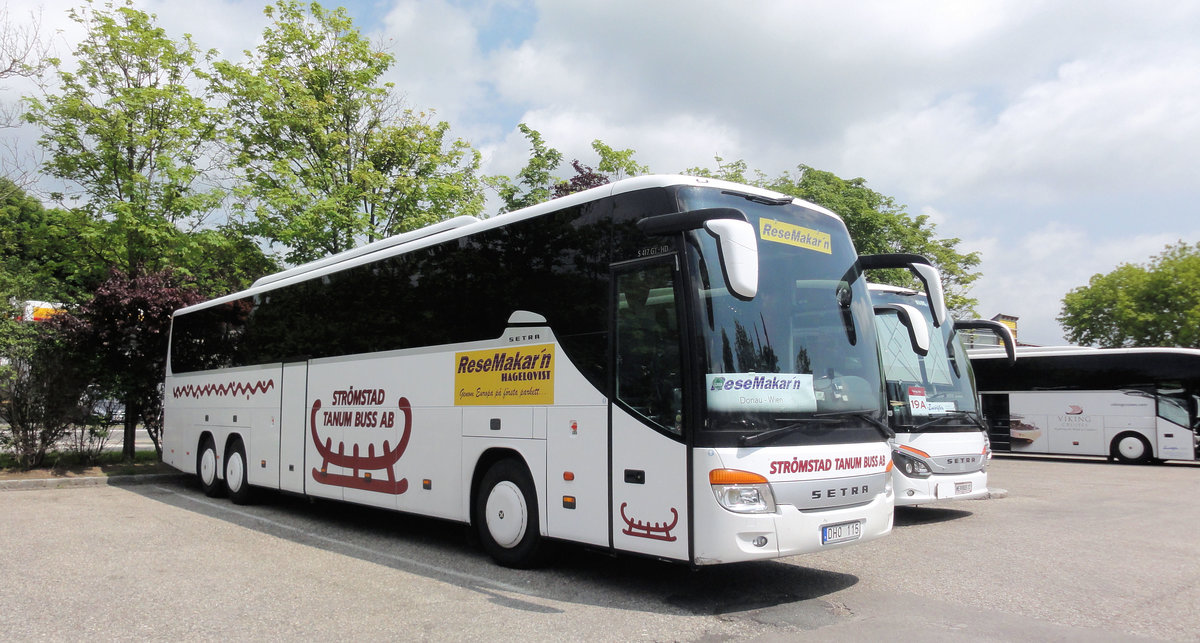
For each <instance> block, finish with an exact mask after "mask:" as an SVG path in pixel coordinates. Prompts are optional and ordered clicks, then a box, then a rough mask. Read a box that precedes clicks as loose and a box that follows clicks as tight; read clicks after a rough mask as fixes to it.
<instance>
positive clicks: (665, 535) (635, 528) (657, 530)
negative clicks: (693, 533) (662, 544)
mask: <svg viewBox="0 0 1200 643" xmlns="http://www.w3.org/2000/svg"><path fill="white" fill-rule="evenodd" d="M628 506H629V503H628V502H622V503H621V520H624V521H625V525H626V526H625V528H624V529H622V530H621V533H623V534H625V535H627V536H637V537H638V538H653V539H654V540H665V541H667V542H675V536H672V535H671V530H672V529H674V528H675V525H676V524H678V523H679V512H678V511H675V508H674V507H672V508H671V516H672V517H671V524H669V525H663V524H660V523H657V522H656V523H654V525H653V526H651V525H650V524H649V523H644V522H639V521H637V520H633V519H631V518H630V517H629V516H626V515H625V507H628Z"/></svg>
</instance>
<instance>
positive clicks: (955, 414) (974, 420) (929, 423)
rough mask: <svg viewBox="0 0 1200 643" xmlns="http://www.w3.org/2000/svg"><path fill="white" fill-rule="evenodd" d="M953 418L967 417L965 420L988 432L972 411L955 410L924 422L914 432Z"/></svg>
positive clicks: (914, 428)
mask: <svg viewBox="0 0 1200 643" xmlns="http://www.w3.org/2000/svg"><path fill="white" fill-rule="evenodd" d="M952 417H958V418H964V417H965V418H967V419H969V420H971V423H972V424H974V425H975V426H977V427H979V429H980V430H984V431H986V430H987V427H986V426H984V425H983V422H980V421H979V418H977V417H975V415H974V414H973V413H971V412H970V411H958V410H955V411H947V412H946V413H945V414H944V415H939V416H937V417H935V418H933V419H932V420H928V421H926V422H922V423H921V424H918V425H916V426H914V427H913V432H914V433H915V432H917V431H920V430H921V429H924V428H926V427H931V426H933V425H935V424H937V423H939V422H943V421H945V420H946V418H952Z"/></svg>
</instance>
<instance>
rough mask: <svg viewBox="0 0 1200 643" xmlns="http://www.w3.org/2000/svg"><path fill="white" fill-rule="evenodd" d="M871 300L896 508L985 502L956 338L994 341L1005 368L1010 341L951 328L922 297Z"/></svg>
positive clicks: (970, 397)
mask: <svg viewBox="0 0 1200 643" xmlns="http://www.w3.org/2000/svg"><path fill="white" fill-rule="evenodd" d="M862 260H863V263H864V264H867V263H869V260H870V257H863V258H862ZM870 292H871V300H872V301H873V302H874V305H875V314H876V319H875V324H876V329H877V331H878V333H879V347H880V351H881V353H882V356H883V372H884V377H885V378H886V383H885V387H886V390H887V395H888V404H889V407H890V408H889V410H888V421H889V423H890V424H891V427H892V430H893V431H895V432H896V440H895V443H896V450H895V452H894V456H893V457H894V461H895V465H896V466H895V470H894V472H893V475H892V482H893V484H894V486H895V493H896V505H898V506H900V505H921V504H929V503H933V502H938V501H942V500H969V499H974V498H982V497H985V496H986V495H987V493H988V488H987V464H988V456H989V455H990V454H989V450H988V438H987V429H986V425H985V424H984V421H983V417H982V414H981V413H980V408H979V393H978V392H977V391H976V389H975V377H974V375H973V374H972V371H971V364H970V360H969V359H968V358H967V351H966V349H965V348H964V347H963V343H962V340H961V337H960V333H959V331H961V330H964V329H976V330H987V331H990V332H993V333H996V334H997V335H999V337H1000V339H1001V340H1003V341H1004V346H1005V347H1006V349H1007V351H1008V352H1007V356H1008V357H1009V359H1010V360H1011V359H1012V358H1013V346H1014V344H1015V343H1014V342H1013V339H1012V334H1011V333H1010V332H1009V330H1008V328H1007V327H1005V326H1003V325H1002V324H1000V323H998V322H992V321H986V320H971V321H958V322H952V321H950V320H949V319H948V312H947V311H945V310H944V309H943V310H938V309H937V308H936V307H931V306H930V305H929V298H928V297H926V296H925V294H924V293H920V292H916V291H913V290H910V289H907V288H899V287H896V286H887V285H883V284H870Z"/></svg>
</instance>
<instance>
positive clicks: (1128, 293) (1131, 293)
mask: <svg viewBox="0 0 1200 643" xmlns="http://www.w3.org/2000/svg"><path fill="white" fill-rule="evenodd" d="M1058 322H1059V323H1060V324H1062V327H1063V330H1064V331H1065V332H1066V337H1067V339H1068V340H1070V341H1071V342H1073V343H1076V344H1082V345H1087V346H1100V347H1105V348H1111V347H1119V346H1182V347H1188V348H1200V243H1197V244H1195V245H1188V244H1186V243H1184V242H1182V241H1180V242H1178V243H1176V244H1174V245H1169V246H1167V247H1166V248H1165V249H1164V250H1163V252H1162V253H1161V254H1158V255H1156V256H1154V257H1152V258H1151V259H1150V261H1149V262H1148V263H1147V264H1146V265H1135V264H1122V265H1120V266H1118V267H1117V268H1116V269H1115V270H1113V271H1112V272H1109V273H1107V274H1096V275H1093V276H1092V278H1091V279H1090V280H1089V281H1088V285H1086V286H1080V287H1078V288H1075V289H1074V290H1071V291H1070V292H1068V293H1067V294H1066V296H1065V297H1063V304H1062V311H1061V313H1060V315H1059V317H1058Z"/></svg>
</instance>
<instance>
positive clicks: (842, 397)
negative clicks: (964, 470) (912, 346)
mask: <svg viewBox="0 0 1200 643" xmlns="http://www.w3.org/2000/svg"><path fill="white" fill-rule="evenodd" d="M680 201H681V203H680V205H681V206H682V209H688V210H694V209H702V208H713V207H730V208H736V209H738V210H741V211H742V212H744V213H745V214H746V216H747V218H748V219H749V221H750V223H751V224H753V225H754V227H755V229H756V230H757V231H758V253H759V283H758V292H757V295H756V296H755V297H754V298H753V299H752V300H750V301H745V300H742V299H739V298H737V297H735V296H734V295H732V294H731V293H730V292H729V291H728V289H727V288H726V286H725V283H724V280H723V277H722V275H721V268H720V266H721V263H720V260H719V256H718V248H717V243H716V241H715V240H714V239H713V238H712V237H711V235H709V234H707V233H705V232H703V231H700V232H697V233H694V234H693V235H692V237H691V246H692V247H691V250H690V252H689V261H690V262H691V264H692V272H693V274H694V275H696V277H697V279H696V282H695V283H694V284H693V286H694V287H695V288H696V289H697V291H698V295H699V296H698V298H697V300H698V304H699V310H698V311H696V315H697V317H698V318H699V329H698V331H699V334H700V336H701V338H702V345H701V353H702V355H701V356H700V357H699V360H700V363H701V365H702V369H703V372H704V378H705V379H704V381H703V382H702V385H703V386H704V391H705V393H704V394H703V395H702V396H701V399H702V401H703V402H702V403H703V406H704V410H705V413H704V417H703V421H702V422H701V423H700V429H701V430H700V432H699V435H698V441H700V442H703V443H705V444H706V445H716V446H723V445H738V446H756V445H758V444H770V445H773V446H779V445H788V444H814V443H817V444H819V443H844V442H853V441H872V440H874V441H878V440H882V439H883V435H884V434H885V433H886V432H887V428H886V425H885V424H884V421H883V412H882V408H881V405H880V400H881V399H882V381H881V377H880V371H879V360H878V352H877V347H876V338H875V331H874V326H873V320H872V316H873V313H872V308H871V302H870V298H869V296H868V294H867V289H866V283H865V281H864V279H862V278H861V276H860V271H859V270H858V267H857V265H856V258H857V254H856V252H855V250H854V247H853V245H852V244H851V242H850V237H849V235H848V233H847V232H846V228H845V226H844V224H843V223H842V222H841V221H840V220H838V219H837V218H835V217H832V216H829V215H828V214H825V213H821V212H818V211H815V210H812V209H809V208H806V207H803V206H801V205H798V204H796V203H794V202H791V201H784V200H781V201H780V202H772V201H770V200H767V199H760V198H755V197H752V196H750V195H746V194H740V193H736V192H728V191H718V190H712V189H704V188H685V189H683V190H681V193H680Z"/></svg>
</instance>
